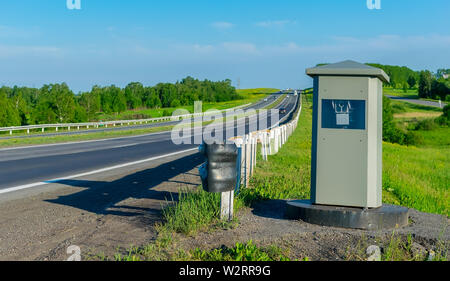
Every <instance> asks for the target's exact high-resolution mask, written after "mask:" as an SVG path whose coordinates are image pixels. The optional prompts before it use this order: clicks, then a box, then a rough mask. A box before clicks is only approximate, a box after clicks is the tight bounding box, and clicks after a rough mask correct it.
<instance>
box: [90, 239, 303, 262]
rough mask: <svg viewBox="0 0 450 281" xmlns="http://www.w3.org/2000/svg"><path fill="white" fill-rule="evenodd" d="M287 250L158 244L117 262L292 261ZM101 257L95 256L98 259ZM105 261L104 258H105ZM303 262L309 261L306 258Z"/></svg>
mask: <svg viewBox="0 0 450 281" xmlns="http://www.w3.org/2000/svg"><path fill="white" fill-rule="evenodd" d="M286 252H287V251H286V250H284V249H281V248H279V247H278V246H276V245H271V246H268V247H258V246H257V245H255V244H254V243H253V242H252V241H251V240H250V241H248V242H246V243H236V244H235V246H234V247H231V248H229V247H226V246H223V247H221V248H217V249H212V250H202V249H199V248H195V249H193V250H189V251H185V250H183V249H173V248H172V249H170V247H167V246H161V245H159V244H158V243H155V244H149V245H147V246H145V247H141V248H138V247H131V248H130V249H128V250H127V251H126V253H124V254H116V255H115V256H114V259H115V260H116V261H155V260H171V261H290V259H289V257H287V255H286ZM99 257H101V256H99V255H97V256H93V258H94V259H98V258H99ZM103 260H104V258H103ZM303 260H305V261H306V260H308V258H304V259H303Z"/></svg>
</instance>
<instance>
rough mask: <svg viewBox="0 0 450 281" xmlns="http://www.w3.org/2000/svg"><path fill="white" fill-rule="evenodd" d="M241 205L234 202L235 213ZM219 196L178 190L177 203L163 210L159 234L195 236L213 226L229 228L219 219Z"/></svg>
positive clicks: (200, 190) (201, 191)
mask: <svg viewBox="0 0 450 281" xmlns="http://www.w3.org/2000/svg"><path fill="white" fill-rule="evenodd" d="M240 206H241V204H239V202H237V201H236V202H235V211H236V212H237V211H239V208H240ZM219 216H220V194H219V193H209V192H205V191H203V189H202V188H201V187H199V188H197V190H194V191H192V190H180V192H179V197H178V201H172V202H171V204H169V205H168V206H167V207H165V208H164V209H163V220H164V224H162V225H161V226H160V228H159V230H160V232H176V233H182V234H185V235H195V234H196V233H197V232H199V231H207V230H208V229H211V228H214V227H215V226H220V227H224V226H227V225H228V226H231V225H232V224H233V223H231V224H230V223H226V222H223V221H221V220H220V219H219Z"/></svg>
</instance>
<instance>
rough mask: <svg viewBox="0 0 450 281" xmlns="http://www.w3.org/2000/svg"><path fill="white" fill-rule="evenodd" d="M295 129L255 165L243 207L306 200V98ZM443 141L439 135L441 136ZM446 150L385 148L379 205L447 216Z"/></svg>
mask: <svg viewBox="0 0 450 281" xmlns="http://www.w3.org/2000/svg"><path fill="white" fill-rule="evenodd" d="M303 101H304V104H303V109H302V113H301V115H300V119H299V125H298V127H297V129H296V131H295V132H294V134H293V135H292V136H291V137H290V139H289V140H288V142H287V143H286V144H285V145H284V146H283V147H282V148H281V149H280V151H279V153H278V154H276V155H272V156H269V161H267V162H265V161H259V162H258V165H257V167H256V170H255V176H254V177H253V178H252V179H251V184H250V186H251V188H248V189H243V190H242V192H241V194H240V197H241V198H242V199H243V200H244V202H245V203H246V204H251V202H253V201H255V200H262V199H294V198H295V199H308V198H309V196H310V194H309V190H310V161H311V155H310V153H311V124H312V110H311V102H310V97H304V100H303ZM442 137H443V136H442ZM449 159H450V147H448V146H439V147H414V146H412V147H407V146H401V145H396V144H391V143H383V201H384V202H385V203H393V204H398V205H403V206H407V207H410V208H415V209H417V210H419V211H423V212H430V213H438V214H443V215H447V216H448V215H449V188H448V183H449V182H450V172H449V171H450V161H449Z"/></svg>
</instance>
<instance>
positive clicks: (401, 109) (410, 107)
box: [391, 100, 442, 114]
mask: <svg viewBox="0 0 450 281" xmlns="http://www.w3.org/2000/svg"><path fill="white" fill-rule="evenodd" d="M391 106H392V113H394V114H400V113H407V112H423V113H430V112H440V113H442V109H441V108H438V107H433V106H426V105H420V104H415V103H411V102H404V101H397V100H391Z"/></svg>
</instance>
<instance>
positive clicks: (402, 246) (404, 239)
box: [346, 230, 449, 261]
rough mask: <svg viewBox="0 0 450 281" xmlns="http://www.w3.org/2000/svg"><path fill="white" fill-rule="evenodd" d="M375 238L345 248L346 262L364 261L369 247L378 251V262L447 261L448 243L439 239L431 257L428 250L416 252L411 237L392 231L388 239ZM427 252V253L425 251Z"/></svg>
mask: <svg viewBox="0 0 450 281" xmlns="http://www.w3.org/2000/svg"><path fill="white" fill-rule="evenodd" d="M386 238H387V239H385V238H384V237H376V238H375V240H376V241H368V239H367V238H366V237H364V236H363V237H362V238H361V239H360V240H359V241H358V244H357V245H356V246H353V247H352V246H350V247H348V248H347V254H346V255H347V256H346V260H348V261H349V260H352V261H365V260H367V258H368V253H367V252H366V250H367V248H368V247H369V246H371V245H375V246H378V247H379V249H380V261H447V254H448V246H449V245H448V241H447V242H444V241H442V240H441V239H439V241H437V243H436V247H435V249H434V250H431V251H433V255H432V256H430V252H431V251H430V249H423V250H422V251H418V250H417V249H414V238H413V237H412V235H410V234H409V235H406V236H404V235H400V234H398V233H396V231H395V230H394V231H393V232H392V234H391V235H390V236H389V237H386ZM427 250H428V251H427Z"/></svg>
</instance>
